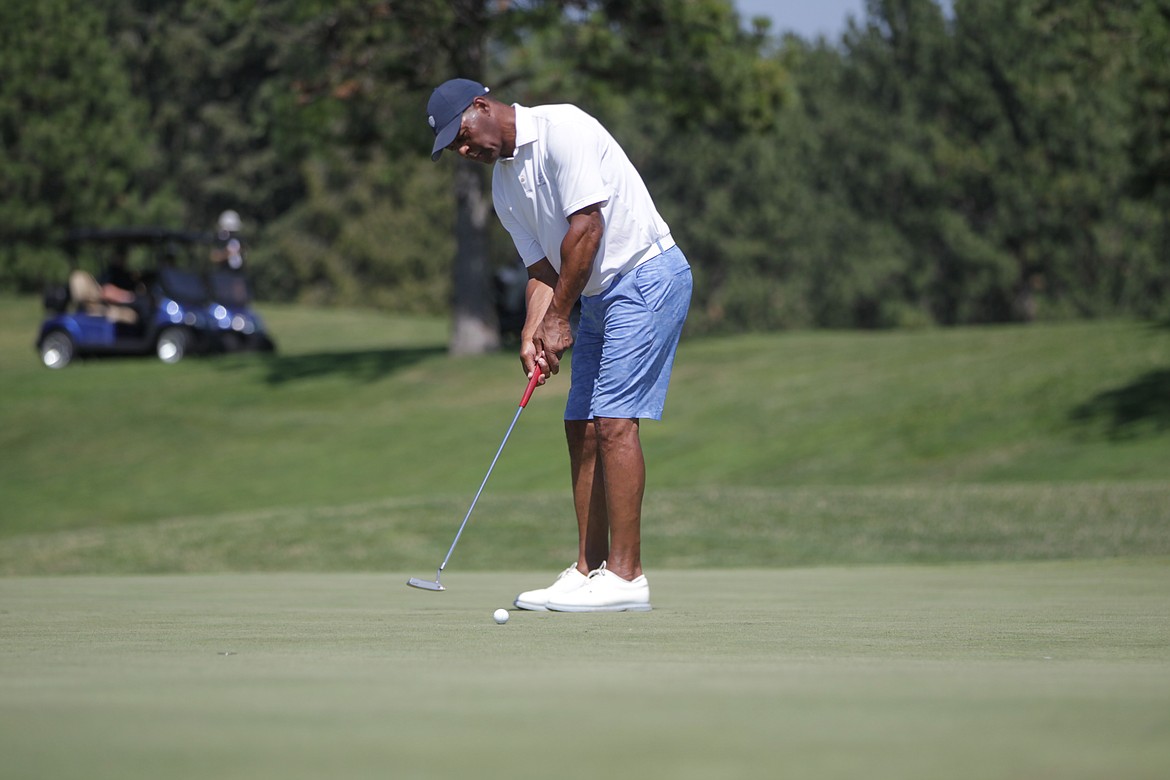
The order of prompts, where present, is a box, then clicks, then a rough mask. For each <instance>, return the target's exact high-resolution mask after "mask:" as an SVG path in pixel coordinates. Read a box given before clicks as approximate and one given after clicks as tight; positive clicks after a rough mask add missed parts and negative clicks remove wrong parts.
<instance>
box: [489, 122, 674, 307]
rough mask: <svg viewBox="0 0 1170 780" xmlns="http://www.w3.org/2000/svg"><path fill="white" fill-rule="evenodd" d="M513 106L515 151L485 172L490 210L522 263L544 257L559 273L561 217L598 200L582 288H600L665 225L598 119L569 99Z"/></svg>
mask: <svg viewBox="0 0 1170 780" xmlns="http://www.w3.org/2000/svg"><path fill="white" fill-rule="evenodd" d="M514 108H515V110H516V151H515V156H514V157H511V158H507V159H500V160H497V161H496V163H495V167H494V169H493V171H492V201H493V203H494V205H495V209H496V214H497V215H498V216H499V218H500V222H501V223H502V224H503V225H504V227H505V228H506V229H507V230H508V233H509V234H510V235H511V236H512V241H513V243H515V245H516V250H517V251H518V252H519V253H520V257H521V259H522V260H523V261H524V264H525V265H528V266H530V265H533V264H534V263H537V262H539V261H540V260H541V259H543V258H548V261H549V262H550V263H551V264H552V266H553V268H555V269H556V270H557V272H558V273H559V272H560V270H561V241H562V240H564V237H565V234H566V233H567V232H568V229H569V219H568V218H569V216H570V215H572V214H573V213H574V212H576V211H579V210H580V209H582V208H585V207H586V206H591V205H593V204H596V203H600V204H602V207H601V214H602V219H603V222H604V233H603V235H602V239H601V245H600V246H599V247H598V250H597V256H596V257H595V258H594V261H593V272H592V274H591V275H590V277H589V280H588V282H586V285H585V289H584V290H583V294H584V295H596V294H598V293H601V292H604V291H605V289H606V288H607V287H608V286H609V285H610V283H611V282H612V281H613V280H614V278H615V277H616V276H617V275H618V274H621V273H624V272H626V271H628V270H629V269H630V268H631V267H633V266H634V265H636V264H637V263H638V262H639V261H640V260H641V259H643V258H644V257H645V256H646V250H647V249H648V248H649V247H651V246H652V245H653V244H654V243H655V242H656V241H658V240H659V239H662V238H665V237H666V236H669V235H670V228H669V226H668V225H667V224H666V221H665V220H663V218H662V216H661V215H660V214H659V213H658V210H657V208H656V207H655V206H654V201H653V199H652V198H651V197H650V192H649V190H647V189H646V185H645V183H644V182H643V181H642V177H641V176H640V175H639V174H638V171H637V170H636V169H635V168H634V166H633V164H632V163H631V162H630V160H629V158H628V157H627V156H626V154H625V152H624V151H623V150H622V148H621V146H619V145H618V143H617V141H616V140H614V138H613V136H611V135H610V134H609V132H608V131H607V130H606V129H605V128H604V127H602V125H601V123H600V122H598V121H597V120H596V119H594V118H593V117H592V116H590V115H589V114H586V113H585V112H584V111H582V110H581V109H579V108H577V107H576V106H571V105H549V106H536V107H534V108H526V107H524V106H520V105H516V106H514Z"/></svg>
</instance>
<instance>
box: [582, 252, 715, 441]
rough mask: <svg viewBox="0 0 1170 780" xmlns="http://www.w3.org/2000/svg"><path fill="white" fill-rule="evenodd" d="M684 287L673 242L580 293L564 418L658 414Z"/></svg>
mask: <svg viewBox="0 0 1170 780" xmlns="http://www.w3.org/2000/svg"><path fill="white" fill-rule="evenodd" d="M691 286H692V281H691V267H690V265H688V263H687V259H686V257H685V256H684V255H683V253H682V250H681V249H679V248H678V247H673V248H671V249H668V250H666V251H665V252H663V253H662V254H660V255H658V256H657V257H653V258H651V259H650V260H647V261H646V262H644V263H642V264H641V265H639V266H638V267H637V268H635V269H634V270H632V271H630V272H629V273H627V274H624V275H622V276H619V277H618V278H617V279H615V280H614V281H613V283H612V284H611V285H610V286H609V289H607V290H606V291H605V292H603V293H599V294H598V295H587V296H583V297H582V298H581V322H580V325H579V326H578V328H577V339H576V341H575V342H574V344H573V352H572V382H571V384H570V386H569V400H568V402H567V403H566V405H565V419H566V420H591V419H593V418H594V417H616V418H638V419H641V418H646V419H651V420H661V419H662V409H663V407H664V406H665V404H666V388H667V386H668V385H669V384H670V370H671V368H672V367H673V366H674V353H675V349H676V348H677V347H678V340H679V336H681V335H682V328H683V323H684V322H686V319H687V309H688V307H689V306H690V303H691Z"/></svg>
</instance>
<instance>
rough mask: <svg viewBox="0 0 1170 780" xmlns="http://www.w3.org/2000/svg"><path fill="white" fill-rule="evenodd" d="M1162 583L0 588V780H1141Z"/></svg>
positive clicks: (1030, 570)
mask: <svg viewBox="0 0 1170 780" xmlns="http://www.w3.org/2000/svg"><path fill="white" fill-rule="evenodd" d="M1168 564H1170V560H1167V559H1145V560H1142V561H1113V562H1095V563H1086V562H1051V563H1016V564H978V565H964V566H955V565H951V566H943V567H933V566H923V567H913V566H910V567H891V566H880V567H851V568H816V569H792V570H786V571H785V570H770V571H762V570H736V571H731V570H722V571H711V570H705V571H686V572H680V571H659V572H657V573H656V574H655V575H654V578H653V579H652V585H653V588H654V590H653V597H654V600H655V603H656V609H655V611H654V612H651V613H647V614H641V615H630V614H619V615H556V614H533V613H520V612H516V611H513V613H512V619H511V621H510V622H509V623H508V624H507V625H504V626H497V625H495V624H494V623H493V622H492V620H491V611H492V609H494V608H495V607H498V606H502V605H506V604H507V603H508V601H509V600H510V599H511V597H512V595H513V594H514V593H515V592H516V591H517V590H520V589H523V588H527V587H530V586H531V585H533V584H534V583H533V575H532V574H516V573H491V574H489V573H451V574H450V575H449V576H447V577H446V578H445V581H446V583H447V585H448V586H449V588H450V589H449V590H448V591H447V592H444V593H438V594H435V593H424V592H421V591H416V590H412V589H409V588H407V587H406V586H405V585H404V580H405V578H406V576H407V575H408V574H424V575H426V574H429V573H430V572H426V571H410V572H402V573H400V574H397V575H394V576H389V575H345V574H336V575H322V574H300V575H296V574H286V575H275V574H269V575H210V576H209V575H203V576H179V577H173V576H172V577H101V578H89V577H68V578H29V579H23V578H5V579H0V628H2V630H0V663H2V664H3V667H2V669H3V674H2V675H0V754H2V755H3V756H4V767H5V768H4V776H5V777H12V778H25V777H29V778H31V777H53V778H74V777H76V778H81V777H84V778H87V779H89V780H97V779H98V778H118V779H119V780H129V779H131V778H158V777H166V778H169V779H171V780H182V778H206V777H217V778H241V779H242V778H247V780H263V778H281V780H287V779H289V778H320V777H324V776H329V777H371V778H372V777H395V778H399V777H401V778H415V777H417V778H422V777H479V778H497V777H498V778H534V779H535V778H548V777H563V778H594V777H597V776H598V774H599V773H602V774H608V773H610V772H611V771H617V772H618V773H620V774H628V775H630V776H633V777H644V778H712V777H719V778H757V777H782V778H810V777H816V778H856V777H867V778H875V779H876V778H891V780H895V779H896V780H916V778H923V779H924V780H926V779H929V780H934V779H935V778H940V777H947V778H978V779H979V780H989V779H995V778H1021V777H1060V778H1100V777H1124V778H1158V777H1165V776H1166V772H1167V770H1168V769H1170V565H1168Z"/></svg>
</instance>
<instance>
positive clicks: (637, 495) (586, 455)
mask: <svg viewBox="0 0 1170 780" xmlns="http://www.w3.org/2000/svg"><path fill="white" fill-rule="evenodd" d="M427 121H428V123H429V124H430V126H431V128H432V130H433V131H434V133H435V143H434V147H433V149H432V154H431V158H432V159H434V160H438V159H439V156H440V155H441V154H442V153H443V150H444V149H450V150H451V151H453V152H456V153H458V154H459V155H461V156H463V157H465V158H467V159H469V160H476V161H478V162H482V163H484V164H488V165H492V166H493V171H492V199H493V201H494V204H495V210H496V214H497V216H499V218H500V222H501V223H503V225H504V227H505V228H507V230H508V233H509V234H510V235H511V236H512V240H513V242H514V243H515V244H516V249H517V251H518V252H519V253H520V257H521V259H522V260H523V261H524V264H525V265H526V266H527V267H528V285H527V289H526V301H527V315H526V319H525V324H524V328H523V331H522V333H521V339H520V360H521V362H522V363H523V365H524V371H525V372H526V374H527V375H528V376H529V377H531V376H532V373H533V371H534V370H536V367H537V366H538V365H539V367H540V369H541V371H542V372H543V373H544V374H546V375H547V374H550V373H551V374H556V373H558V371H559V370H560V361H561V357H562V355H563V354H564V352H565V350H566V349H568V348H569V347H570V346H574V349H573V360H572V381H571V383H570V387H569V399H568V403H567V404H566V409H565V433H566V436H567V438H568V444H569V463H570V468H571V472H572V484H573V503H574V507H575V509H576V514H577V532H578V542H579V546H578V553H577V562H576V563H575V564H573V565H571V566H569V567H568V568H567V569H565V571H563V572H562V573H561V574H560V576H559V577H558V578H557V579H556V581H555V582H553V583H552V585H550V586H549V587H547V588H541V589H539V590H531V591H526V592H524V593H521V594H520V595H519V596H517V598H516V602H515V603H516V606H517V607H519V608H521V609H532V610H554V611H559V612H611V611H625V610H636V611H646V610H649V609H650V586H649V584H648V583H647V581H646V577H645V575H644V574H643V573H642V560H641V522H642V494H643V491H644V488H645V483H646V468H645V462H644V460H643V457H642V444H641V440H640V439H639V435H638V425H639V420H640V419H642V418H650V419H654V420H660V419H662V409H663V405H664V403H665V400H666V388H667V385H668V384H669V381H670V371H671V367H672V365H673V363H674V353H675V348H676V347H677V345H678V340H679V335H680V334H681V332H682V327H683V323H684V321H685V320H686V315H687V308H688V306H689V305H690V299H691V270H690V266H689V265H688V264H687V260H686V257H684V256H683V253H682V251H681V250H680V249H679V248H678V247H676V246H675V243H674V240H673V239H672V238H671V236H670V228H669V226H668V225H667V224H666V222H665V221H664V220H663V219H662V217H661V216H660V215H659V214H658V210H657V209H656V208H655V206H654V201H653V200H652V199H651V197H650V193H649V191H648V190H647V189H646V185H645V184H644V183H643V182H642V178H641V176H639V174H638V172H637V170H635V169H634V166H633V165H632V164H631V163H630V160H629V158H627V157H626V155H625V152H623V151H622V149H621V147H620V146H619V145H618V143H617V141H615V140H614V138H613V137H612V136H611V135H610V134H609V133H608V132H607V131H606V129H605V128H604V127H602V126H601V124H600V123H599V122H598V121H597V120H596V119H594V118H593V117H591V116H589V115H588V114H586V113H585V112H584V111H581V110H580V109H579V108H576V107H575V106H571V105H547V106H536V107H532V108H528V107H524V106H521V105H518V104H513V105H506V104H504V103H501V102H500V101H498V100H495V99H493V98H491V97H488V89H487V88H486V87H484V86H483V85H482V84H480V83H478V82H475V81H469V80H467V79H452V80H450V81H447V82H445V83H443V84H441V85H440V86H439V87H438V88H437V89H435V91H434V92H433V93H432V94H431V98H430V101H429V102H428V104H427ZM578 299H580V301H581V319H580V324H579V327H578V333H577V339H576V343H575V345H574V340H573V335H572V333H571V331H570V327H569V314H570V312H571V311H572V309H573V306H574V304H575V303H576V302H577V300H578ZM541 381H542V382H543V379H542V380H541Z"/></svg>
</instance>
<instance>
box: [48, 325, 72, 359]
mask: <svg viewBox="0 0 1170 780" xmlns="http://www.w3.org/2000/svg"><path fill="white" fill-rule="evenodd" d="M41 362H42V363H43V364H44V365H45V367H46V368H65V366H67V365H69V364H70V363H72V362H73V339H72V338H70V337H69V334H68V333H66V332H65V331H62V330H55V331H53V332H52V333H50V334H49V335H47V336H45V338H44V340H43V341H41Z"/></svg>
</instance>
